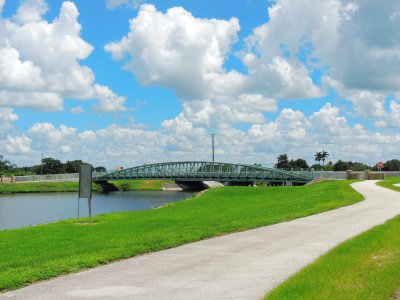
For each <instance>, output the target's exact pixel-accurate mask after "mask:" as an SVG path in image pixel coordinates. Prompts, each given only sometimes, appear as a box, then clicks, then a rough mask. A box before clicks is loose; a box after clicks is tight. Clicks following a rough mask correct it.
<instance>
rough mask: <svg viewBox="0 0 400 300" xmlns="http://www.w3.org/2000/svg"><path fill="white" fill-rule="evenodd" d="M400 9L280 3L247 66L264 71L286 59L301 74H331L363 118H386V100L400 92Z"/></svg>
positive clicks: (259, 32) (252, 43) (254, 42)
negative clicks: (315, 71) (320, 71)
mask: <svg viewBox="0 0 400 300" xmlns="http://www.w3.org/2000/svg"><path fill="white" fill-rule="evenodd" d="M399 9H400V3H399V2H398V1H396V0H389V1H386V2H385V3H384V4H383V3H380V2H376V1H373V0H367V1H359V0H354V1H345V0H342V1H341V0H327V1H318V2H316V1H312V0H306V1H300V0H294V1H293V0H279V1H277V2H276V3H275V4H273V6H272V7H270V9H269V16H270V20H269V21H268V22H267V23H265V24H263V25H261V26H259V27H258V28H256V29H255V30H254V33H253V34H252V35H251V36H250V37H249V38H248V46H249V49H252V51H249V52H248V53H246V54H245V55H244V61H245V62H246V64H247V65H249V66H250V67H251V63H253V61H254V62H255V65H256V66H257V67H258V68H260V66H262V65H263V63H264V64H265V62H268V61H269V60H271V59H272V60H273V59H275V57H280V59H282V58H281V57H282V56H283V57H286V59H288V60H289V61H290V63H292V64H295V65H298V64H299V63H300V69H301V68H302V67H307V69H314V68H316V69H325V70H326V71H325V73H326V74H325V75H326V76H330V77H331V79H330V82H331V83H335V86H333V85H332V86H331V87H333V88H336V87H340V92H341V93H340V95H341V96H342V97H345V98H347V99H349V100H350V101H351V102H352V103H353V104H354V107H355V112H356V113H357V114H358V115H359V116H361V117H367V118H368V117H377V116H382V115H383V114H384V102H385V98H386V97H387V96H390V95H394V94H396V93H398V91H399V85H398V82H400V78H399V76H400V73H399V70H398V65H399V64H400V61H399V59H400V52H399V51H400V50H399V46H400V34H399V31H398V28H399V25H400V19H399V18H396V17H394V15H393V14H394V13H393V12H396V11H399ZM293 20H296V21H295V22H293ZM254 53H256V54H254ZM299 55H300V56H301V59H298V57H299ZM303 73H304V71H303ZM302 78H303V80H306V79H307V78H306V77H304V76H303V77H302ZM304 82H306V81H303V86H304ZM294 86H295V87H299V86H301V84H298V83H296V84H294ZM297 94H298V93H297Z"/></svg>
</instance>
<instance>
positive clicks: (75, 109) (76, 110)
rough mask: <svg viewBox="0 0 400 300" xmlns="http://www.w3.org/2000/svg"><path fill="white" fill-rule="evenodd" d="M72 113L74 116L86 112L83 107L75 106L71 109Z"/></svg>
mask: <svg viewBox="0 0 400 300" xmlns="http://www.w3.org/2000/svg"><path fill="white" fill-rule="evenodd" d="M70 111H71V113H73V114H81V113H83V112H84V110H83V108H82V107H81V106H74V107H71V110H70Z"/></svg>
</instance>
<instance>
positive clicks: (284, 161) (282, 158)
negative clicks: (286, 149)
mask: <svg viewBox="0 0 400 300" xmlns="http://www.w3.org/2000/svg"><path fill="white" fill-rule="evenodd" d="M276 159H277V160H278V163H277V164H276V165H275V168H277V169H283V168H288V167H289V159H288V156H287V154H281V155H279V156H278V157H277V158H276Z"/></svg>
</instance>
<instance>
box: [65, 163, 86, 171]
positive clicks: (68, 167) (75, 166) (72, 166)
mask: <svg viewBox="0 0 400 300" xmlns="http://www.w3.org/2000/svg"><path fill="white" fill-rule="evenodd" d="M83 164H84V162H83V161H81V160H73V161H67V162H66V163H65V164H64V171H65V172H66V173H78V172H79V166H80V165H83Z"/></svg>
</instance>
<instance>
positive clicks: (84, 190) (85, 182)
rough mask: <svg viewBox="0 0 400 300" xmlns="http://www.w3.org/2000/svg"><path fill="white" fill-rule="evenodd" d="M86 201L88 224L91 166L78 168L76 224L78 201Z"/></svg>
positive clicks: (90, 197)
mask: <svg viewBox="0 0 400 300" xmlns="http://www.w3.org/2000/svg"><path fill="white" fill-rule="evenodd" d="M80 198H86V199H88V205H89V223H91V220H92V165H89V164H85V165H80V166H79V195H78V223H79V199H80Z"/></svg>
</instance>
